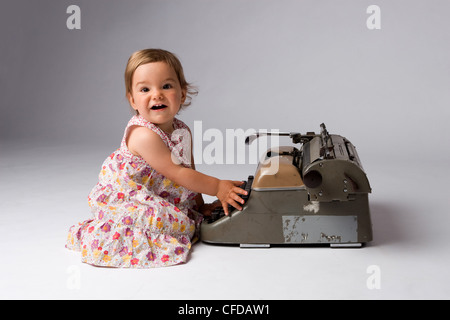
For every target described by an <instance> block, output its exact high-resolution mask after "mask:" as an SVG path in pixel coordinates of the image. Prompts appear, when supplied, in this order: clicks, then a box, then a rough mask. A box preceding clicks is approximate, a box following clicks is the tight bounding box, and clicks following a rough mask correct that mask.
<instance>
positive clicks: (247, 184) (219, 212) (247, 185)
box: [205, 176, 254, 223]
mask: <svg viewBox="0 0 450 320" xmlns="http://www.w3.org/2000/svg"><path fill="white" fill-rule="evenodd" d="M253 178H254V177H253V176H248V179H247V181H244V184H243V185H242V186H240V188H241V189H244V190H245V191H247V195H243V194H240V195H239V196H240V197H241V198H242V200H244V204H243V205H245V203H246V202H247V200H248V198H249V197H250V192H251V190H252V184H253ZM243 205H241V206H243ZM233 210H236V209H235V208H234V207H233V206H232V205H230V204H229V205H228V212H230V213H231V212H232V211H233ZM223 216H225V211H224V210H223V208H222V207H218V208H216V209H215V210H214V211H213V212H211V216H209V217H205V220H206V222H207V223H212V222H214V221H216V220H219V219H220V218H222V217H223Z"/></svg>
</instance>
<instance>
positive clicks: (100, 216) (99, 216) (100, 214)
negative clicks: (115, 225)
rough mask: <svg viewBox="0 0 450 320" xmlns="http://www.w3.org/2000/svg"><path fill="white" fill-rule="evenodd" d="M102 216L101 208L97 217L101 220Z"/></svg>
mask: <svg viewBox="0 0 450 320" xmlns="http://www.w3.org/2000/svg"><path fill="white" fill-rule="evenodd" d="M103 216H104V212H103V210H100V212H99V213H98V219H99V220H102V219H103Z"/></svg>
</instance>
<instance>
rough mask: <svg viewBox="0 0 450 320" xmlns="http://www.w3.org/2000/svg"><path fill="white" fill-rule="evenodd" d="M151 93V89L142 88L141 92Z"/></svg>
mask: <svg viewBox="0 0 450 320" xmlns="http://www.w3.org/2000/svg"><path fill="white" fill-rule="evenodd" d="M149 91H150V89H149V88H142V89H141V92H149Z"/></svg>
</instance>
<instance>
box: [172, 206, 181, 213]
mask: <svg viewBox="0 0 450 320" xmlns="http://www.w3.org/2000/svg"><path fill="white" fill-rule="evenodd" d="M173 210H175V211H176V212H181V210H180V209H178V207H173Z"/></svg>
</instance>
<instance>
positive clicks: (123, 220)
mask: <svg viewBox="0 0 450 320" xmlns="http://www.w3.org/2000/svg"><path fill="white" fill-rule="evenodd" d="M122 222H123V224H126V225H128V226H129V225H131V224H133V219H132V218H131V217H130V216H126V217H125V218H123V219H122Z"/></svg>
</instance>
